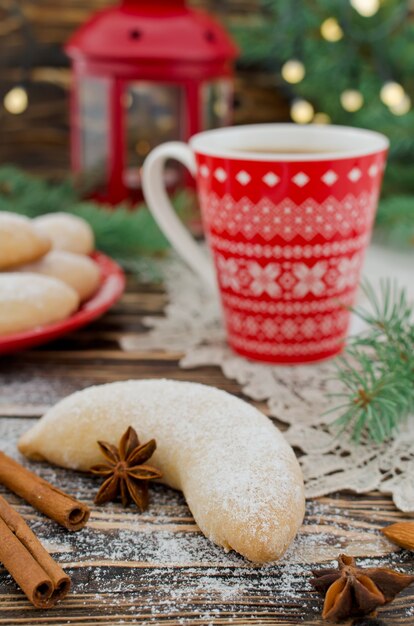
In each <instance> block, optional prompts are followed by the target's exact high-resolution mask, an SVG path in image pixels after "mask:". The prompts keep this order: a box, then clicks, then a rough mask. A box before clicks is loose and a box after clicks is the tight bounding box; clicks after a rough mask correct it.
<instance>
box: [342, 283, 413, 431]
mask: <svg viewBox="0 0 414 626" xmlns="http://www.w3.org/2000/svg"><path fill="white" fill-rule="evenodd" d="M363 292H364V294H365V295H366V297H367V299H368V303H369V308H368V309H360V308H356V309H354V313H355V314H356V315H358V317H360V318H361V319H362V320H364V321H365V322H366V324H367V325H368V330H367V331H366V333H363V334H361V335H358V336H356V337H354V338H352V339H351V344H350V347H349V348H348V349H347V350H346V353H345V356H344V357H342V358H340V359H339V360H338V372H337V376H338V379H339V380H340V381H341V383H342V384H343V385H344V391H343V392H341V393H338V394H335V396H336V398H337V399H338V404H339V406H338V407H337V408H335V409H334V411H335V412H337V411H340V412H341V413H342V415H341V417H339V418H338V419H337V420H336V422H334V427H335V428H336V429H337V430H338V435H340V434H343V433H344V432H345V433H349V434H350V436H351V438H352V439H353V440H354V441H355V442H357V443H359V442H360V440H361V438H362V437H366V438H369V439H371V440H373V441H374V442H376V443H381V442H383V441H385V440H387V439H389V438H390V437H392V435H393V434H394V433H395V432H396V431H397V430H398V427H399V426H400V424H401V423H403V422H404V421H405V420H406V419H407V417H408V416H409V415H410V414H411V415H412V417H414V322H413V319H412V313H413V311H412V305H410V304H409V303H408V301H407V294H406V292H405V290H404V289H400V288H399V287H398V286H397V284H396V283H392V282H391V281H389V280H385V281H382V282H381V284H380V293H379V295H377V293H376V292H375V290H374V288H373V287H372V285H370V284H368V283H365V284H364V285H363Z"/></svg>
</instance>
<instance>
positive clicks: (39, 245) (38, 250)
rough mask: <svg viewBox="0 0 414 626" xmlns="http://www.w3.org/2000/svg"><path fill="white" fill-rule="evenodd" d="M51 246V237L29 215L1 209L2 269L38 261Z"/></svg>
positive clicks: (0, 257) (0, 256)
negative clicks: (40, 229)
mask: <svg viewBox="0 0 414 626" xmlns="http://www.w3.org/2000/svg"><path fill="white" fill-rule="evenodd" d="M51 247H52V245H51V242H50V239H49V238H48V237H47V236H46V235H44V234H42V233H39V232H37V231H36V229H35V228H34V226H33V224H32V222H31V221H30V220H29V219H28V218H27V217H23V216H22V215H16V214H15V213H9V212H7V211H0V270H4V269H7V268H11V267H13V266H15V265H20V264H22V263H29V262H31V261H36V259H39V258H40V257H42V256H43V255H44V254H46V252H48V251H49V250H50V248H51Z"/></svg>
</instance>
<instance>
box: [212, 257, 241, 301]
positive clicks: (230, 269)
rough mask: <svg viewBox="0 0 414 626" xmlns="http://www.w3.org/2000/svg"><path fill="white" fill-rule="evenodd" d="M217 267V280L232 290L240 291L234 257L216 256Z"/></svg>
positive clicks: (237, 268) (237, 269) (237, 267)
mask: <svg viewBox="0 0 414 626" xmlns="http://www.w3.org/2000/svg"><path fill="white" fill-rule="evenodd" d="M217 268H218V275H219V280H220V283H221V285H222V287H224V288H230V289H232V290H233V291H236V292H238V291H240V279H239V266H238V264H237V261H236V259H226V258H225V257H224V256H221V255H218V256H217Z"/></svg>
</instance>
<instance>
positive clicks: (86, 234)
mask: <svg viewBox="0 0 414 626" xmlns="http://www.w3.org/2000/svg"><path fill="white" fill-rule="evenodd" d="M33 224H34V226H35V228H36V230H37V231H38V233H40V234H41V235H43V236H44V237H48V238H49V239H50V240H51V241H52V246H53V248H54V249H55V250H65V251H66V252H75V253H77V254H90V253H91V252H93V250H94V248H95V238H94V234H93V230H92V228H91V227H90V226H89V224H88V222H86V221H85V220H83V219H82V218H80V217H77V216H76V215H71V214H70V213H47V214H46V215H41V216H40V217H36V218H35V219H34V220H33Z"/></svg>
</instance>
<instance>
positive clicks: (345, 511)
mask: <svg viewBox="0 0 414 626" xmlns="http://www.w3.org/2000/svg"><path fill="white" fill-rule="evenodd" d="M164 304H165V296H164V294H163V293H162V291H161V289H160V288H156V287H152V288H148V287H146V288H141V287H139V286H138V285H136V284H135V283H134V282H133V281H132V280H131V281H130V284H129V288H128V292H127V293H126V294H125V296H124V298H123V300H122V301H121V302H120V303H119V304H118V305H117V306H115V307H114V308H113V309H112V310H111V312H109V313H108V314H107V315H106V316H105V317H104V318H102V319H101V320H99V321H98V322H96V323H94V324H92V325H91V326H89V327H88V328H87V329H83V330H82V331H79V332H77V333H75V334H73V335H71V336H69V337H67V338H65V339H63V340H60V341H59V342H55V343H53V344H50V345H48V346H45V347H43V348H41V349H37V350H32V351H29V352H24V353H20V354H16V355H13V356H7V357H3V358H1V360H0V385H1V387H0V389H1V394H0V449H2V450H4V451H6V452H7V453H8V454H11V455H14V456H16V458H19V457H18V453H17V452H16V440H17V438H18V436H19V435H20V434H21V433H22V432H24V431H25V430H26V429H27V428H28V427H29V426H30V425H31V424H33V421H34V420H35V419H36V418H38V417H39V416H40V415H41V414H42V413H43V411H44V410H45V409H47V408H48V407H49V406H51V405H52V404H54V403H55V402H56V401H58V400H59V399H60V398H62V397H64V396H66V395H67V394H69V393H72V392H74V391H76V390H78V389H81V388H84V387H87V386H89V385H91V384H97V383H105V382H110V381H115V380H127V379H130V378H160V377H168V378H174V379H179V380H194V381H199V382H203V383H207V384H211V385H214V386H217V387H220V388H222V389H226V390H227V391H229V392H231V393H234V394H237V395H241V394H240V390H239V389H238V387H237V385H236V384H235V383H233V382H231V381H228V380H226V379H225V378H224V377H223V376H222V374H221V373H220V371H219V370H218V369H216V368H212V367H211V368H200V369H197V370H193V371H188V370H186V371H183V370H180V369H179V367H178V359H179V356H180V355H179V354H177V353H171V352H169V351H168V346H166V347H165V352H163V353H156V354H155V353H146V352H135V353H123V352H121V350H120V349H119V347H118V343H117V340H118V339H119V337H121V336H122V334H123V333H124V332H145V328H144V326H143V324H142V322H141V317H142V316H143V315H148V314H151V315H161V314H162V309H163V305H164ZM261 408H262V409H264V408H265V407H263V406H262V407H261ZM20 460H22V459H20ZM30 467H31V469H33V470H34V471H36V472H38V473H39V474H40V475H42V476H43V477H45V478H46V479H49V480H51V481H52V482H54V483H55V484H56V485H57V486H59V487H61V488H62V489H65V490H67V491H68V492H71V493H72V494H74V495H75V496H77V497H78V498H80V499H81V500H83V501H85V502H87V503H88V504H89V505H90V506H91V507H92V516H91V520H90V523H89V524H88V526H87V528H85V529H84V530H83V531H81V532H79V533H74V534H71V533H68V532H66V531H65V530H64V529H62V528H60V527H58V526H57V525H56V524H55V523H54V522H52V521H50V520H48V519H47V518H44V517H43V516H42V515H41V514H39V513H37V512H36V511H34V510H33V509H31V507H30V506H28V505H27V504H25V503H24V502H22V501H21V500H20V499H19V498H17V497H16V496H14V495H12V494H10V493H7V492H6V491H5V490H4V489H3V488H1V487H0V493H2V495H5V496H6V497H7V499H8V500H9V501H10V502H11V503H12V504H13V505H15V506H16V508H17V509H18V510H19V511H20V513H21V514H22V515H23V516H24V517H25V519H26V520H27V521H28V522H29V524H30V525H31V527H32V528H33V529H34V531H35V532H36V533H37V534H38V535H39V537H40V539H41V540H42V541H43V542H44V544H45V545H46V547H47V548H48V549H49V550H50V551H51V553H53V555H54V557H55V558H56V559H57V560H58V561H59V562H60V563H61V564H62V566H63V567H64V568H65V569H66V571H67V572H68V573H69V575H70V576H71V578H72V584H73V587H72V593H71V594H70V596H68V598H67V599H66V600H65V601H64V602H63V603H61V604H60V605H58V606H57V607H55V608H54V609H52V610H49V611H37V610H35V609H33V608H32V607H31V605H30V604H29V602H28V601H27V600H26V598H25V596H24V595H23V594H22V593H21V592H20V590H19V589H18V588H17V587H16V585H15V583H14V582H13V580H12V579H11V578H10V576H9V575H8V574H7V573H6V572H5V570H4V569H2V568H1V566H0V624H8V625H15V624H16V625H17V624H26V625H33V626H34V625H36V626H37V625H41V624H44V625H48V626H50V625H53V624H73V625H77V626H88V625H90V624H100V625H101V626H110V625H113V624H164V623H168V624H171V625H172V626H174V625H181V624H194V625H201V624H203V625H207V624H233V625H240V624H316V625H317V624H322V623H324V622H323V621H322V619H321V617H320V612H321V607H322V601H321V598H320V596H319V595H318V594H317V593H316V592H315V591H313V590H312V588H311V586H310V585H309V578H310V576H311V569H312V567H315V566H319V565H320V564H321V563H327V562H329V561H330V560H332V559H334V558H335V557H336V556H337V555H338V554H339V553H341V552H346V553H348V554H353V555H358V556H360V557H362V559H361V561H362V563H363V564H366V565H373V564H374V565H377V564H378V565H382V566H389V567H396V568H398V569H399V570H400V571H402V572H407V573H408V572H413V571H414V559H413V553H410V552H407V551H401V550H398V549H396V548H395V547H393V546H392V545H391V544H390V543H389V542H388V541H387V540H386V539H385V538H384V537H383V535H382V534H381V533H379V529H380V528H381V527H382V526H384V525H386V524H389V523H392V522H395V521H397V520H400V519H403V516H402V515H401V514H400V513H399V512H398V511H397V510H396V509H395V507H394V505H393V504H392V502H391V500H390V499H389V498H387V497H384V496H382V495H380V494H378V493H371V494H368V495H365V496H353V495H351V494H344V493H339V494H333V495H332V496H331V497H325V498H319V499H317V500H314V501H310V502H308V504H307V514H306V518H305V522H304V525H303V527H302V529H301V531H300V533H299V535H298V537H297V539H296V541H295V543H294V544H293V546H292V547H291V549H290V550H289V553H288V555H287V556H286V557H285V558H284V559H283V561H281V562H279V563H278V564H276V565H272V566H266V567H255V566H254V565H252V564H250V563H248V562H247V561H245V560H244V559H243V558H241V557H239V556H238V555H236V554H235V553H230V554H227V555H226V554H224V552H223V551H222V549H221V548H218V547H217V546H214V545H213V544H211V543H210V542H209V541H208V540H207V539H206V538H204V536H203V535H202V534H201V533H200V531H199V530H198V528H197V526H196V524H195V522H194V520H193V518H192V516H191V514H190V511H189V510H188V508H187V506H186V504H185V501H184V499H183V497H182V496H181V494H179V493H177V492H174V491H173V490H171V489H168V488H166V487H163V486H161V485H160V486H155V487H154V489H153V490H152V492H151V493H152V501H151V505H150V507H149V509H148V510H147V511H146V512H145V513H144V514H142V515H140V514H138V513H137V512H136V510H134V509H133V508H130V509H127V510H123V509H122V507H121V506H120V505H119V504H109V505H106V506H105V507H100V508H96V507H94V506H93V497H94V494H95V492H96V489H97V481H96V479H94V478H91V477H88V476H84V475H80V474H76V473H75V472H68V471H65V470H61V469H57V468H53V467H50V466H47V465H42V464H35V463H32V464H30ZM355 623H358V624H360V625H361V626H380V625H381V626H385V625H387V626H392V625H396V624H407V625H408V624H410V625H412V624H414V587H412V588H411V589H406V590H405V591H404V592H403V593H402V594H400V596H398V598H397V599H396V600H395V601H394V602H393V603H392V604H391V605H389V606H388V607H386V608H385V609H383V610H381V611H380V613H379V615H378V617H377V618H375V619H374V618H369V619H365V620H359V621H357V622H355Z"/></svg>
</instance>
